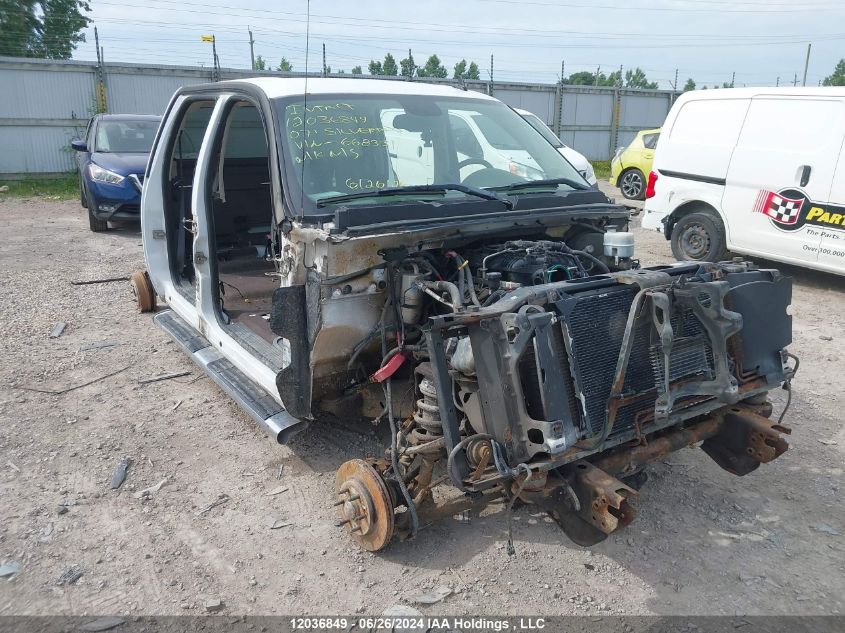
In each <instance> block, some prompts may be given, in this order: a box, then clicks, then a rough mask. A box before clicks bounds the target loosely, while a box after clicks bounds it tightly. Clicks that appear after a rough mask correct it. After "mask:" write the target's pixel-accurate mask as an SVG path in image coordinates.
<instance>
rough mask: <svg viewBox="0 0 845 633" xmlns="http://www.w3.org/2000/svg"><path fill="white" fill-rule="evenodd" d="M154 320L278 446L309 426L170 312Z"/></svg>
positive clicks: (161, 314) (167, 311)
mask: <svg viewBox="0 0 845 633" xmlns="http://www.w3.org/2000/svg"><path fill="white" fill-rule="evenodd" d="M153 320H154V321H155V323H156V325H158V326H159V327H160V328H161V329H162V330H164V331H165V332H167V333H168V334H169V335H170V337H171V338H172V339H173V340H174V341H176V343H177V345H179V347H181V348H182V349H183V350H184V351H185V353H186V354H188V355H189V356H190V357H191V359H192V360H193V361H194V362H195V363H196V364H197V365H199V367H200V369H202V370H203V371H204V372H205V373H206V374H208V376H209V377H210V378H211V379H212V380H213V381H214V382H215V383H217V386H218V387H220V388H221V389H222V390H223V391H225V392H226V393H227V394H228V395H229V397H230V398H232V400H234V401H235V402H237V403H238V404H239V405H240V406H241V408H242V409H243V410H244V411H246V412H247V413H248V414H249V415H250V417H252V419H253V420H255V421H256V422H257V423H258V425H259V426H260V427H261V428H262V429H263V430H264V432H265V433H267V435H269V436H270V437H272V438H274V439H275V440H276V441H277V442H278V443H279V444H287V442H288V441H289V440H290V438H292V437H293V436H294V435H296V434H297V433H299V432H300V431H302V430H304V429H305V428H306V427H307V426H308V422H307V421H305V420H299V419H297V418H295V417H293V416H292V415H291V414H290V413H288V412H287V411H286V410H285V408H284V407H283V406H282V405H281V404H279V402H278V401H277V400H276V399H275V398H273V397H272V396H271V395H270V394H268V393H267V392H266V391H265V390H264V389H263V388H261V387H259V386H258V385H257V384H255V383H254V382H253V381H252V380H250V379H249V378H248V377H247V376H246V375H245V374H244V373H243V372H242V371H241V370H239V369H238V368H237V367H235V366H234V365H233V364H232V363H231V361H229V360H228V359H227V358H226V357H224V356H223V354H221V353H220V352H219V351H218V350H217V349H216V348H215V347H214V346H213V345H212V344H211V343H210V342H209V341H208V340H207V339H206V338H205V337H204V336H202V335H201V334H200V333H199V332H197V330H195V329H194V328H193V327H191V326H190V325H188V323H187V322H186V321H185V320H184V319H182V318H181V317H180V316H179V315H177V314H176V313H175V312H173V310H166V311H164V312H160V313H159V314H157V315H156V316H155V318H154V319H153Z"/></svg>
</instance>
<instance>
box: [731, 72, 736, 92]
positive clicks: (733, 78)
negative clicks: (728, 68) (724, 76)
mask: <svg viewBox="0 0 845 633" xmlns="http://www.w3.org/2000/svg"><path fill="white" fill-rule="evenodd" d="M735 79H736V71H733V72H732V73H731V88H733V87H734V80H735Z"/></svg>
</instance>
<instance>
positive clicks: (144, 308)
mask: <svg viewBox="0 0 845 633" xmlns="http://www.w3.org/2000/svg"><path fill="white" fill-rule="evenodd" d="M129 286H130V288H131V289H132V297H133V298H134V299H135V303H136V304H137V305H138V311H139V312H152V311H153V310H155V305H156V294H155V290H154V289H153V284H152V282H151V281H150V277H149V275H147V272H146V271H144V270H138V271H135V272H134V273H132V276H131V277H130V278H129Z"/></svg>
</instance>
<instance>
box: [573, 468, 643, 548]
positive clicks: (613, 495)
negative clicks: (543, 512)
mask: <svg viewBox="0 0 845 633" xmlns="http://www.w3.org/2000/svg"><path fill="white" fill-rule="evenodd" d="M571 485H572V489H573V490H574V491H575V494H576V495H577V497H578V501H579V502H580V505H581V508H580V510H578V511H577V514H578V515H579V516H580V517H581V519H583V520H584V521H586V522H587V523H589V524H591V525H592V526H593V527H595V528H596V529H598V530H600V531H601V532H604V533H605V534H611V533H612V532H614V531H615V530H616V529H617V528H620V527H624V526H626V525H628V524H629V523H630V522H631V521H633V520H634V518H635V517H636V512H635V511H634V508H633V507H631V505H630V504H629V503H628V498H629V497H636V496H637V495H638V494H639V493H638V492H637V491H636V490H634V489H633V488H631V487H629V486H626V485H625V484H623V483H622V482H621V481H619V480H618V479H616V478H615V477H611V476H610V475H608V474H607V473H606V472H604V471H603V470H601V469H599V468H596V467H595V466H593V465H592V464H591V463H590V462H587V461H578V462H575V464H573V478H572V481H571Z"/></svg>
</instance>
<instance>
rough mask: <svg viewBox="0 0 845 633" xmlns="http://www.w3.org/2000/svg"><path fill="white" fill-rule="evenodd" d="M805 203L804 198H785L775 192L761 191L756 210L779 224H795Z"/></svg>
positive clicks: (755, 206) (755, 205)
mask: <svg viewBox="0 0 845 633" xmlns="http://www.w3.org/2000/svg"><path fill="white" fill-rule="evenodd" d="M804 201H805V199H804V198H798V199H793V198H785V197H783V196H782V195H780V194H777V193H775V192H773V191H761V192H760V193H759V194H757V201H756V202H755V204H754V210H755V211H757V212H759V213H763V214H765V215H767V216H769V217H770V218H771V219H772V220H774V221H775V222H777V223H778V224H795V223H796V222H798V216H799V214H800V213H801V207H803V206H804Z"/></svg>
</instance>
